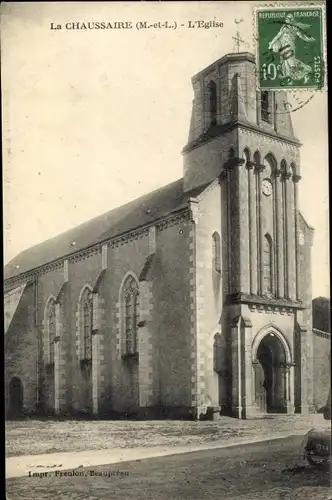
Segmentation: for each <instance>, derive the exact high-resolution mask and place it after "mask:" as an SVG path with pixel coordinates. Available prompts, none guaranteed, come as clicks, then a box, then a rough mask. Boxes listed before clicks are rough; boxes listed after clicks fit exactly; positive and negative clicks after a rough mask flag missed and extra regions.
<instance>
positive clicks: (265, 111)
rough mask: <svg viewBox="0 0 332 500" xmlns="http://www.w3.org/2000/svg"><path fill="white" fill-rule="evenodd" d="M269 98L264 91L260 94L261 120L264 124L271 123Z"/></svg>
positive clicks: (268, 94)
mask: <svg viewBox="0 0 332 500" xmlns="http://www.w3.org/2000/svg"><path fill="white" fill-rule="evenodd" d="M270 100H271V96H270V93H269V92H267V91H266V90H265V91H264V92H261V119H262V120H263V121H265V122H269V123H270V121H271V103H270Z"/></svg>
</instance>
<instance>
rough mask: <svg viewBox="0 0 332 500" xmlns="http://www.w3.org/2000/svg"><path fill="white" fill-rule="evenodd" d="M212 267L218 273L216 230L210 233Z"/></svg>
mask: <svg viewBox="0 0 332 500" xmlns="http://www.w3.org/2000/svg"><path fill="white" fill-rule="evenodd" d="M212 269H214V270H215V271H217V272H218V273H220V271H221V265H220V236H219V234H218V233H217V232H215V233H213V235H212Z"/></svg>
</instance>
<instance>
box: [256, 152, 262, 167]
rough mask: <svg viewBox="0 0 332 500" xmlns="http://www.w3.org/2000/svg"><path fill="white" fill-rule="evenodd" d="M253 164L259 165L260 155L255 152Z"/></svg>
mask: <svg viewBox="0 0 332 500" xmlns="http://www.w3.org/2000/svg"><path fill="white" fill-rule="evenodd" d="M254 163H256V165H260V164H261V155H260V152H259V151H255V153H254Z"/></svg>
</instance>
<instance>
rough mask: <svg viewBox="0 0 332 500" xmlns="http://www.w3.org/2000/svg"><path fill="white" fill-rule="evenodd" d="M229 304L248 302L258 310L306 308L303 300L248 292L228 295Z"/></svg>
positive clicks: (272, 310)
mask: <svg viewBox="0 0 332 500" xmlns="http://www.w3.org/2000/svg"><path fill="white" fill-rule="evenodd" d="M227 303H228V304H248V306H249V308H250V309H251V310H257V311H258V312H270V313H272V312H273V313H274V312H280V313H287V312H291V313H292V312H293V311H294V310H297V309H305V306H304V305H303V303H302V302H301V301H296V302H294V301H291V300H288V299H282V298H276V297H271V298H270V297H263V296H260V295H250V294H246V293H233V294H230V295H228V297H227Z"/></svg>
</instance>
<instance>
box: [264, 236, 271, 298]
mask: <svg viewBox="0 0 332 500" xmlns="http://www.w3.org/2000/svg"><path fill="white" fill-rule="evenodd" d="M263 291H264V293H265V294H268V295H270V294H272V292H273V254H272V239H271V236H270V235H269V234H266V235H265V236H264V246H263Z"/></svg>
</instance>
